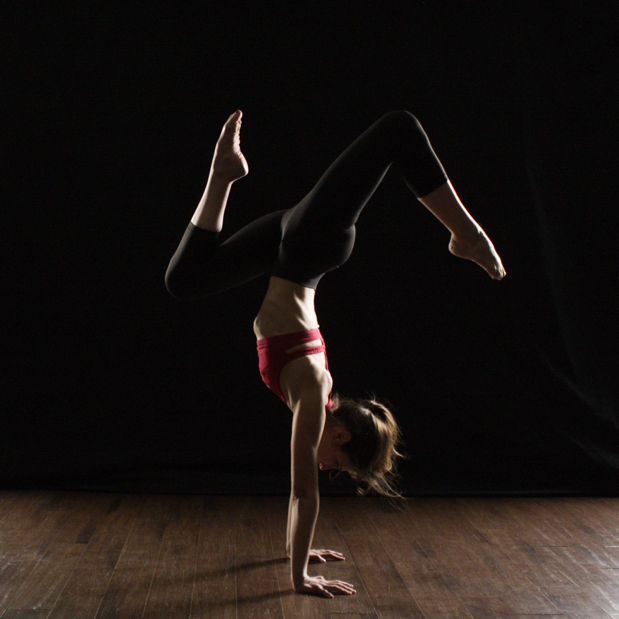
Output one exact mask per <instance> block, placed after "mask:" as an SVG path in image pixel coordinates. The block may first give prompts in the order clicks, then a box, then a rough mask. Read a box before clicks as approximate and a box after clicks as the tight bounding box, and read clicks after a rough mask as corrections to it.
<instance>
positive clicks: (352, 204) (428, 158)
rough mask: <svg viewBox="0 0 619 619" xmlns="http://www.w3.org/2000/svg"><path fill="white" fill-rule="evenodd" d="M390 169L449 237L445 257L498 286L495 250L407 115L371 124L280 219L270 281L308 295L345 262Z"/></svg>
mask: <svg viewBox="0 0 619 619" xmlns="http://www.w3.org/2000/svg"><path fill="white" fill-rule="evenodd" d="M391 165H394V166H395V167H396V168H397V169H398V171H399V172H400V173H401V174H402V176H403V177H404V180H405V182H406V184H407V185H408V187H409V188H410V189H411V191H412V192H413V194H414V195H415V196H416V197H417V199H418V200H419V201H420V202H421V203H422V204H424V206H426V207H427V208H428V209H429V210H430V211H431V212H432V213H433V214H434V215H435V216H436V217H437V218H438V219H439V220H440V221H441V222H442V223H443V224H444V225H445V226H446V227H447V228H448V229H449V231H450V232H451V233H452V240H451V244H450V250H451V251H452V253H454V254H455V255H457V256H459V257H462V258H468V259H471V260H474V261H475V262H477V263H478V264H479V265H480V266H482V267H483V268H484V269H486V271H487V272H488V273H489V274H490V275H491V276H492V277H494V278H495V279H501V277H503V275H504V274H505V271H504V269H503V265H502V264H501V260H500V258H499V257H498V255H497V254H496V251H495V250H494V246H493V245H492V243H491V242H490V240H489V239H488V237H487V236H486V235H485V233H484V232H483V230H482V229H481V226H479V224H477V222H476V221H475V220H474V219H473V218H472V217H471V215H470V214H469V213H468V211H467V210H466V209H465V208H464V206H463V205H462V203H461V202H460V200H459V199H458V197H457V195H456V194H455V191H454V190H453V187H452V186H451V183H449V181H448V178H447V175H446V174H445V171H444V169H443V166H442V165H441V162H440V161H439V159H438V157H437V156H436V154H435V153H434V150H433V149H432V146H431V145H430V142H429V140H428V137H427V135H426V133H425V132H424V130H423V128H422V127H421V125H420V124H419V122H418V120H417V119H416V118H415V117H414V116H413V115H412V114H410V113H409V112H406V111H397V112H390V113H388V114H385V115H384V116H383V117H382V118H380V119H379V120H378V121H377V122H375V123H374V124H373V125H372V126H371V127H370V128H369V129H367V130H366V131H365V132H364V133H363V134H362V135H361V136H360V137H359V138H357V140H355V141H354V142H353V143H352V144H351V145H350V146H349V147H348V148H347V149H346V150H345V151H344V152H343V153H342V154H341V155H340V156H339V157H338V158H337V159H336V161H335V162H334V163H333V164H332V165H331V166H330V167H329V169H328V170H327V171H326V172H325V173H324V174H323V176H322V177H321V178H320V180H319V181H318V183H317V184H316V186H315V187H314V188H313V189H312V190H311V191H310V192H309V194H308V195H307V196H305V198H304V199H303V200H302V201H301V202H300V203H299V204H298V205H297V206H295V207H294V208H293V209H291V210H290V211H289V212H288V213H287V214H286V215H285V216H284V218H283V220H282V231H283V236H282V245H281V247H280V251H279V257H278V262H277V264H276V266H275V268H274V270H273V274H274V275H277V276H279V277H282V278H284V279H289V280H291V281H295V282H297V283H299V284H302V285H304V286H309V287H311V288H315V287H316V286H317V284H318V281H319V280H320V278H321V277H322V275H323V274H324V273H326V272H328V271H330V270H332V269H334V268H337V267H338V266H340V265H342V264H343V263H344V262H346V260H347V259H348V257H349V256H350V254H351V252H352V249H353V245H354V239H355V223H356V221H357V219H358V217H359V215H360V214H361V211H362V210H363V208H364V207H365V205H366V204H367V202H368V200H369V199H370V198H371V196H372V195H373V193H374V191H375V190H376V188H377V187H378V185H379V184H380V182H381V181H382V179H383V177H384V176H385V174H386V173H387V171H388V169H389V168H390V167H391Z"/></svg>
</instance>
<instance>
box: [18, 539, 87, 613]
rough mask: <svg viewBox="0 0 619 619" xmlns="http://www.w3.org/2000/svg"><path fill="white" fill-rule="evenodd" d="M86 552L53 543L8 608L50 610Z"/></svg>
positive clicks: (68, 545)
mask: <svg viewBox="0 0 619 619" xmlns="http://www.w3.org/2000/svg"><path fill="white" fill-rule="evenodd" d="M84 550H85V546H84V545H83V544H68V543H66V542H59V543H52V544H51V546H50V547H49V549H48V551H47V552H46V553H45V555H44V556H43V558H42V559H41V560H40V561H39V562H38V563H37V565H36V567H35V568H34V569H33V570H32V572H31V573H30V575H29V576H28V578H27V579H26V581H25V582H24V584H23V585H22V587H21V588H20V590H19V591H18V592H17V595H16V596H15V597H14V598H13V599H12V600H11V601H10V603H9V608H12V609H20V608H21V609H27V608H31V609H40V608H47V609H50V610H51V609H52V608H53V606H54V604H55V603H56V600H57V599H58V596H59V595H60V592H61V591H62V590H63V588H64V586H65V584H66V583H67V581H68V580H69V577H70V576H71V573H72V572H73V570H74V569H75V566H76V565H77V563H78V561H79V559H80V557H81V556H82V554H83V552H84Z"/></svg>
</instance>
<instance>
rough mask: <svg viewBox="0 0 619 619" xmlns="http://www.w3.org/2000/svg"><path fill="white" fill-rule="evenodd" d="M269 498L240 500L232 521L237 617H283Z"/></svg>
mask: <svg viewBox="0 0 619 619" xmlns="http://www.w3.org/2000/svg"><path fill="white" fill-rule="evenodd" d="M270 506H271V503H270V498H269V497H245V498H244V499H242V500H239V502H238V504H237V510H236V519H235V556H236V596H237V597H236V602H237V613H238V616H239V617H269V618H270V617H274V618H276V619H277V618H281V619H283V617H284V612H283V608H282V602H281V599H280V592H279V583H278V578H277V569H276V567H277V563H278V562H281V561H282V557H281V556H280V557H279V558H276V557H274V555H273V545H272V541H271V537H270V532H269V511H270Z"/></svg>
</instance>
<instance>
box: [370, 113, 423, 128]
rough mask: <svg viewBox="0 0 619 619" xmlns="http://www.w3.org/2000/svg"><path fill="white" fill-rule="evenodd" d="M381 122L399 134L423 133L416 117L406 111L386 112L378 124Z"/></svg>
mask: <svg viewBox="0 0 619 619" xmlns="http://www.w3.org/2000/svg"><path fill="white" fill-rule="evenodd" d="M381 121H382V122H384V123H385V124H386V125H388V126H390V127H392V128H393V129H394V130H395V131H398V132H400V133H409V134H410V133H424V131H423V128H422V127H421V124H420V123H419V121H418V120H417V117H416V116H415V115H414V114H411V113H410V112H408V111H407V110H395V111H393V112H388V113H387V114H385V115H384V116H383V117H382V118H381V119H380V121H379V122H381Z"/></svg>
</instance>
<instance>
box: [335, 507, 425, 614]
mask: <svg viewBox="0 0 619 619" xmlns="http://www.w3.org/2000/svg"><path fill="white" fill-rule="evenodd" d="M369 500H370V501H371V499H369ZM365 501H367V499H366V500H365ZM365 501H364V499H361V498H351V499H340V501H338V508H337V510H334V511H335V520H336V523H337V526H338V528H339V530H340V531H341V533H342V536H343V538H344V540H345V541H346V544H347V546H348V552H349V554H350V557H351V558H352V559H353V560H354V562H355V565H356V567H357V569H358V571H359V575H360V577H361V583H354V584H355V585H356V589H357V594H359V592H360V591H361V587H362V585H363V588H364V589H365V591H366V592H367V595H368V597H369V599H370V602H371V604H372V606H373V608H374V610H375V612H376V614H377V616H378V617H379V618H380V619H389V618H390V617H396V616H398V614H400V615H404V616H407V617H410V618H419V619H422V618H423V617H424V615H423V613H422V611H421V609H420V608H419V606H418V604H417V602H416V601H415V599H414V597H413V596H412V595H411V594H410V592H409V591H408V589H407V587H406V584H405V583H404V581H403V580H402V577H401V575H400V574H399V572H398V570H397V568H396V567H395V565H394V564H393V561H392V560H391V558H390V556H389V555H388V553H387V552H386V551H385V548H384V547H383V545H382V543H381V539H380V534H377V532H376V530H375V529H374V527H373V526H372V523H371V519H370V518H368V517H367V513H365V514H364V509H363V507H366V504H365Z"/></svg>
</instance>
